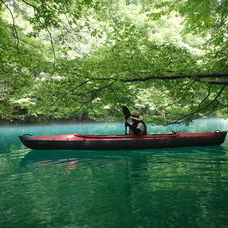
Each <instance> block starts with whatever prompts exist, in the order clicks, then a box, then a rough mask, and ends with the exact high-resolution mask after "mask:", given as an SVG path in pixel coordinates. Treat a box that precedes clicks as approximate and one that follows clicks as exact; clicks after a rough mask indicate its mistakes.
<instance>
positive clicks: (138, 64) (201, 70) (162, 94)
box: [0, 0, 228, 123]
mask: <svg viewBox="0 0 228 228" xmlns="http://www.w3.org/2000/svg"><path fill="white" fill-rule="evenodd" d="M226 4H227V1H216V0H210V1H206V0H204V1H201V2H200V3H198V2H197V1H195V0H188V1H184V0H181V1H179V0H178V1H177V0H174V1H166V0H163V1H147V2H145V1H140V0H138V1H125V0H118V1H103V0H100V1H94V0H89V1H87V0H84V1H79V0H69V1H56V0H48V1H43V0H39V1H33V0H22V1H16V0H15V1H13V2H11V1H9V2H7V1H0V10H1V11H0V13H1V18H0V25H1V27H0V33H1V36H0V39H1V40H0V49H1V54H0V55H1V58H0V66H1V70H0V80H1V84H2V85H3V87H2V88H1V92H2V93H1V97H0V115H1V116H0V118H2V119H13V118H18V119H23V118H25V119H26V118H32V119H39V118H43V117H44V118H45V119H46V118H47V117H49V118H72V117H76V118H93V119H107V117H108V116H113V118H117V119H118V114H116V113H117V112H120V108H121V106H122V105H123V104H128V105H129V106H130V107H131V108H133V107H134V108H139V109H141V110H142V111H144V112H145V113H146V114H147V116H148V120H151V121H154V122H164V121H165V122H166V123H167V122H172V121H184V120H190V119H191V118H194V117H195V115H208V114H210V113H217V114H218V113H219V114H222V115H225V113H226V112H227V97H228V96H227V90H226V89H225V88H226V87H225V86H227V84H228V82H227V79H226V78H227V77H228V73H226V72H227V71H228V70H227V63H228V62H227V45H228V43H227V32H226V31H227V22H226V18H227V10H226V9H227V7H226ZM214 72H216V73H214Z"/></svg>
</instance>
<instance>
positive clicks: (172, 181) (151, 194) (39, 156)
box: [0, 119, 228, 228]
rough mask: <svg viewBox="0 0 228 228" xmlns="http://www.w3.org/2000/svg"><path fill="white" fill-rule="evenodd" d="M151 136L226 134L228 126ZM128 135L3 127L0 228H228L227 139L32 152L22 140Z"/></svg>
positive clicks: (112, 127) (155, 129)
mask: <svg viewBox="0 0 228 228" xmlns="http://www.w3.org/2000/svg"><path fill="white" fill-rule="evenodd" d="M148 128H149V132H150V133H170V132H171V131H191V132H206V131H215V130H227V129H228V119H208V120H196V121H193V122H192V123H190V124H189V125H173V126H153V125H150V126H149V127H148ZM76 132H77V133H83V134H87V133H89V134H123V133H124V127H123V124H121V123H102V124H72V125H49V126H15V127H9V126H8V127H4V126H2V127H0V227H1V228H5V227H23V228H24V227H59V228H60V227H66V228H73V227H76V228H81V227H82V228H87V227H88V228H90V227H94V228H95V227H96V228H102V227H105V228H110V227H117V228H121V227H123V228H126V227H136V228H144V227H148V228H149V227H150V228H151V227H153V228H154V227H155V228H156V227H159V228H160V227H181V228H186V227H189V228H195V227H210V228H213V227H215V228H220V227H224V228H225V227H228V139H226V141H225V143H224V144H222V145H221V146H212V147H189V148H173V149H156V150H155V149H154V150H135V151H32V150H31V149H28V148H26V147H25V146H23V145H22V144H21V142H20V141H19V139H18V135H22V134H25V133H29V134H39V135H47V134H66V133H76Z"/></svg>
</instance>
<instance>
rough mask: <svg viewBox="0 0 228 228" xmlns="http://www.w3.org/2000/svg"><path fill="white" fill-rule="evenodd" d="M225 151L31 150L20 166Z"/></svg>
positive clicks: (217, 148)
mask: <svg viewBox="0 0 228 228" xmlns="http://www.w3.org/2000/svg"><path fill="white" fill-rule="evenodd" d="M225 151H226V150H225V148H223V147H222V146H210V147H182V148H166V149H164V148H163V149H152V150H151V149H147V150H78V151H74V150H31V151H30V152H29V153H28V154H26V155H25V156H24V157H23V158H22V160H21V162H20V166H22V167H38V166H44V165H51V164H62V163H74V162H82V161H86V160H117V159H129V160H132V159H134V160H135V159H139V160H144V159H145V160H147V158H150V157H154V156H157V157H158V156H159V157H166V156H169V157H170V156H180V155H185V156H186V155H191V156H192V155H194V154H196V155H199V154H208V155H209V156H213V155H216V156H218V155H223V154H225V153H226V152H225Z"/></svg>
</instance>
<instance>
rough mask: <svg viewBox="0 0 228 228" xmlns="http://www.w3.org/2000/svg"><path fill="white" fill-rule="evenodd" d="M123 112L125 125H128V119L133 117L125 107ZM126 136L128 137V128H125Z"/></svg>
mask: <svg viewBox="0 0 228 228" xmlns="http://www.w3.org/2000/svg"><path fill="white" fill-rule="evenodd" d="M122 110H123V114H124V116H125V123H127V119H128V118H129V117H130V116H131V113H130V111H129V109H128V107H127V106H123V107H122ZM125 135H127V126H125Z"/></svg>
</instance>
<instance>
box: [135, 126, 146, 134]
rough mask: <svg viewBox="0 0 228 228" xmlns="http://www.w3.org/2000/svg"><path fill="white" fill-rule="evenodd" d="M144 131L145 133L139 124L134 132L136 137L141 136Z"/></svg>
mask: <svg viewBox="0 0 228 228" xmlns="http://www.w3.org/2000/svg"><path fill="white" fill-rule="evenodd" d="M144 131H145V127H144V124H143V123H139V124H138V125H137V128H136V129H135V131H134V132H135V134H136V135H143V133H144Z"/></svg>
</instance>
